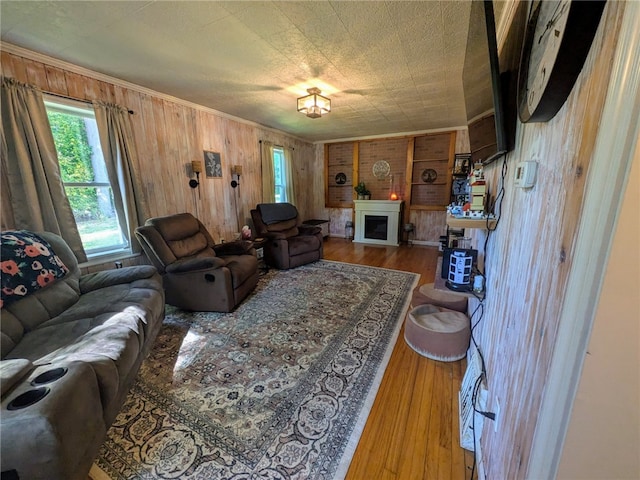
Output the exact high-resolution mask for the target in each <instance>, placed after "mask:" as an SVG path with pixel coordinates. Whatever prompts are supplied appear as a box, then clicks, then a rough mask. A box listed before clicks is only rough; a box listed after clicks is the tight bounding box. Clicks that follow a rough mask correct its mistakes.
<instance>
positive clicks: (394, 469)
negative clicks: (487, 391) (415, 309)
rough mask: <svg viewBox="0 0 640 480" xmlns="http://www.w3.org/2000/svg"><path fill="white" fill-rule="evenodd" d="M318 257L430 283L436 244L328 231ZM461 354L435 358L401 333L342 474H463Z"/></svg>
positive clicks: (397, 477) (466, 462) (372, 479)
mask: <svg viewBox="0 0 640 480" xmlns="http://www.w3.org/2000/svg"><path fill="white" fill-rule="evenodd" d="M324 258H325V259H327V260H338V261H341V262H347V263H358V264H362V265H370V266H374V267H383V268H390V269H395V270H405V271H410V272H415V273H419V274H420V275H421V277H420V282H419V283H420V285H422V284H423V283H431V282H433V279H434V276H435V272H436V264H437V260H438V249H437V248H435V247H422V246H417V245H415V246H407V245H402V246H400V247H379V246H369V245H363V244H356V243H353V242H351V241H348V240H345V239H341V238H335V237H333V238H329V239H327V240H325V244H324ZM463 374H464V360H461V361H458V362H446V363H445V362H436V361H434V360H430V359H428V358H425V357H422V356H421V355H418V354H417V353H416V352H414V351H413V350H412V349H411V348H409V347H408V346H407V344H406V342H405V341H404V333H403V331H402V332H400V336H399V337H398V341H397V342H396V346H395V348H394V350H393V354H392V356H391V359H390V360H389V365H388V366H387V369H386V371H385V375H384V378H383V380H382V384H381V385H380V388H379V390H378V394H377V396H376V400H375V402H374V404H373V407H372V409H371V413H370V415H369V418H368V420H367V423H366V425H365V428H364V431H363V433H362V437H361V438H360V442H359V444H358V447H357V449H356V452H355V455H354V457H353V460H352V461H351V465H350V467H349V471H348V473H347V477H346V479H347V480H365V479H366V480H422V479H425V480H426V479H437V480H446V479H467V478H469V477H470V475H471V471H472V463H473V454H472V453H470V452H467V451H466V450H464V449H463V448H462V447H460V441H459V438H460V437H459V427H458V390H459V389H460V383H461V381H462V376H463Z"/></svg>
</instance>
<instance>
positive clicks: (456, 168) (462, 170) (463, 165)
mask: <svg viewBox="0 0 640 480" xmlns="http://www.w3.org/2000/svg"><path fill="white" fill-rule="evenodd" d="M469 172H471V154H469V153H456V156H455V160H454V164H453V174H454V175H468V174H469Z"/></svg>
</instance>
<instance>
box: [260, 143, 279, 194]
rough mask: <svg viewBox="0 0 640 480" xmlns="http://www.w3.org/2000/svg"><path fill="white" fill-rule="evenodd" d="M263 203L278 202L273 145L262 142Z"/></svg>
mask: <svg viewBox="0 0 640 480" xmlns="http://www.w3.org/2000/svg"><path fill="white" fill-rule="evenodd" d="M260 156H261V157H262V203H273V202H275V201H276V192H275V190H276V187H275V179H274V176H275V175H274V171H273V143H271V142H265V141H264V140H263V141H262V147H261V150H260Z"/></svg>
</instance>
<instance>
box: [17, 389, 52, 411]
mask: <svg viewBox="0 0 640 480" xmlns="http://www.w3.org/2000/svg"><path fill="white" fill-rule="evenodd" d="M50 390H51V389H50V388H49V387H38V388H34V389H32V390H28V391H26V392H24V393H21V394H20V395H18V396H17V397H16V398H14V399H13V400H11V401H10V402H9V404H8V405H7V410H20V409H21V408H26V407H28V406H30V405H33V404H34V403H37V402H39V401H40V400H42V399H43V398H44V397H46V396H47V395H48V393H49V391H50Z"/></svg>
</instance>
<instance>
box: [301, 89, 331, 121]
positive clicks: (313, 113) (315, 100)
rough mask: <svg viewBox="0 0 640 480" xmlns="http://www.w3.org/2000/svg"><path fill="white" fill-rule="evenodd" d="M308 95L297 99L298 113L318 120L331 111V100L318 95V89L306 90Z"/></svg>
mask: <svg viewBox="0 0 640 480" xmlns="http://www.w3.org/2000/svg"><path fill="white" fill-rule="evenodd" d="M307 92H309V95H306V96H304V97H300V98H298V111H299V112H300V113H304V114H305V115H306V116H307V117H309V118H320V117H321V116H322V115H324V114H327V113H329V112H330V111H331V100H329V99H328V98H327V97H323V96H322V95H320V89H319V88H315V87H314V88H308V89H307Z"/></svg>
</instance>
